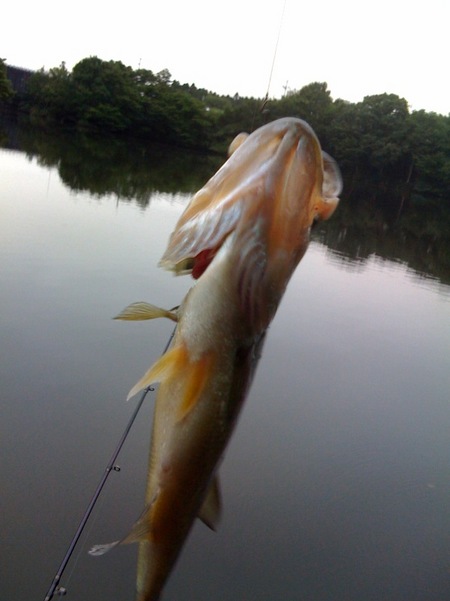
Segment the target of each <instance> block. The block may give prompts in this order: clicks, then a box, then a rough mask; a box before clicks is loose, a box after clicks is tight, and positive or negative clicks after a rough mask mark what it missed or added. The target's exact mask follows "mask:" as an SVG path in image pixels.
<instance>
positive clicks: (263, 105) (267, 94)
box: [261, 0, 287, 112]
mask: <svg viewBox="0 0 450 601" xmlns="http://www.w3.org/2000/svg"><path fill="white" fill-rule="evenodd" d="M286 3H287V0H284V4H283V10H282V11H281V19H280V26H279V28H278V36H277V41H276V43H275V50H274V52H273V59H272V67H271V69H270V75H269V81H268V83H267V92H266V95H265V97H264V100H263V103H262V106H261V112H262V111H263V110H264V107H265V106H266V104H267V102H268V100H269V90H270V84H271V83H272V75H273V69H274V67H275V60H276V58H277V52H278V44H279V41H280V37H281V29H282V26H283V19H284V13H285V11H286Z"/></svg>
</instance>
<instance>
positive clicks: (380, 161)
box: [0, 57, 450, 200]
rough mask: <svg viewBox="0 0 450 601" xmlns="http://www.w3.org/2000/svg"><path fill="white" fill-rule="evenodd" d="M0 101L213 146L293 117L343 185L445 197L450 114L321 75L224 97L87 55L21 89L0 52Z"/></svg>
mask: <svg viewBox="0 0 450 601" xmlns="http://www.w3.org/2000/svg"><path fill="white" fill-rule="evenodd" d="M0 105H2V106H3V107H5V106H6V107H8V109H9V111H10V112H11V113H12V114H13V115H15V116H17V117H18V118H20V120H21V121H26V123H28V124H29V125H32V126H34V127H38V128H45V129H50V130H59V131H60V130H66V131H71V130H72V131H76V132H89V133H90V134H95V135H114V136H120V137H131V138H140V139H142V140H148V141H152V142H159V143H164V144H168V145H173V146H178V147H183V148H192V149H196V150H198V151H202V152H220V153H223V152H224V150H225V149H226V147H227V145H228V144H229V142H230V141H231V140H232V139H233V137H234V136H235V135H236V134H237V133H239V132H241V131H252V130H254V129H255V128H257V127H259V126H260V125H262V124H264V123H267V122H269V121H272V120H273V119H277V118H279V117H283V116H295V117H300V118H302V119H304V120H305V121H307V122H308V123H309V124H310V125H311V126H312V127H313V129H314V130H315V132H316V134H317V136H318V138H319V140H320V142H321V144H322V147H323V148H324V149H326V150H327V152H329V153H330V154H331V155H332V156H334V158H335V159H336V160H337V162H338V163H339V165H340V167H341V169H342V171H343V175H344V180H345V183H346V186H347V190H348V189H349V187H350V188H354V189H357V188H358V186H361V185H364V184H366V183H368V182H370V183H372V184H376V185H377V186H378V187H379V188H380V189H381V191H383V188H384V190H385V189H387V188H389V189H392V188H396V189H397V191H398V192H399V194H401V195H402V196H403V195H406V196H408V197H409V196H410V195H411V193H413V194H414V195H415V197H416V198H419V199H421V198H422V199H424V198H430V197H431V198H436V199H438V198H442V199H445V200H448V192H447V191H448V189H449V184H450V116H449V115H447V116H444V115H439V114H436V113H428V112H426V111H424V110H420V111H410V110H409V107H408V102H407V100H406V99H404V98H400V97H399V96H397V95H395V94H389V93H383V94H378V95H372V96H366V97H365V98H364V99H363V100H362V101H361V102H358V103H351V102H348V101H345V100H342V99H333V98H332V96H331V91H330V90H329V89H328V86H327V84H326V83H325V82H313V83H310V84H309V85H306V86H304V87H303V88H301V89H300V90H295V91H290V92H288V93H287V94H286V95H285V96H283V97H282V98H280V99H263V98H249V97H241V96H239V95H237V94H236V95H235V96H222V95H218V94H216V93H214V92H212V91H208V90H205V89H201V88H197V87H196V86H195V85H193V84H186V83H184V84H182V83H180V82H178V81H176V80H173V79H172V76H171V74H170V72H169V71H168V70H163V71H161V72H158V73H153V72H152V71H150V70H148V69H136V70H133V69H132V68H131V67H128V66H125V65H124V64H123V63H122V62H120V61H113V60H110V61H104V60H101V59H100V58H97V57H89V58H85V59H83V60H81V61H80V62H79V63H78V64H77V65H75V66H74V67H73V69H72V71H69V70H68V69H67V68H66V66H65V64H64V63H62V64H61V65H60V66H59V67H55V68H52V69H50V70H48V71H44V70H43V69H42V70H40V71H37V72H36V73H34V74H33V75H32V76H31V77H30V79H29V80H28V83H27V87H26V90H25V92H23V93H20V94H19V93H14V92H13V90H12V87H11V85H10V82H9V81H8V79H7V77H6V65H5V62H4V61H3V60H0Z"/></svg>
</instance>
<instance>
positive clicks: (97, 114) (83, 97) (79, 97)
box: [72, 56, 141, 131]
mask: <svg viewBox="0 0 450 601" xmlns="http://www.w3.org/2000/svg"><path fill="white" fill-rule="evenodd" d="M72 89H73V95H74V103H75V106H76V109H77V113H78V127H80V128H86V129H98V130H106V131H126V130H128V129H130V128H131V126H132V125H133V122H134V120H135V119H136V116H137V114H138V113H139V109H140V106H141V98H140V96H139V91H138V88H137V86H136V85H135V79H134V73H133V70H132V69H131V67H126V66H125V65H124V64H123V63H121V62H120V61H103V60H101V59H99V58H97V57H95V56H94V57H90V58H85V59H83V60H82V61H80V62H79V63H77V64H76V65H75V67H74V68H73V71H72Z"/></svg>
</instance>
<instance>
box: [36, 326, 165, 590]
mask: <svg viewBox="0 0 450 601" xmlns="http://www.w3.org/2000/svg"><path fill="white" fill-rule="evenodd" d="M175 330H176V326H175V328H174V329H173V330H172V333H171V335H170V337H169V340H168V341H167V344H166V346H165V348H164V351H163V352H162V354H164V353H165V352H166V351H167V349H168V348H169V346H170V343H171V342H172V338H173V337H174V334H175ZM154 390H155V389H154V388H153V387H152V386H147V388H146V389H145V390H144V391H143V392H142V395H141V398H140V399H139V402H138V404H137V405H136V408H135V410H134V411H133V414H132V415H131V417H130V419H129V421H128V423H127V425H126V427H125V429H124V431H123V433H122V436H121V437H120V440H119V442H118V443H117V446H116V448H115V450H114V453H113V454H112V455H111V459H110V460H109V462H108V464H107V466H106V468H105V471H104V473H103V476H102V478H101V479H100V482H99V483H98V485H97V488H96V490H95V492H94V494H93V496H92V498H91V500H90V501H89V504H88V506H87V508H86V510H85V512H84V515H83V517H82V518H81V521H80V523H79V525H78V528H77V530H76V532H75V534H74V536H73V538H72V541H71V542H70V545H69V547H68V548H67V551H66V554H65V555H64V558H63V560H62V562H61V564H60V566H59V568H58V570H57V572H56V574H55V576H54V578H53V580H52V583H51V585H50V587H49V589H48V591H47V594H46V596H45V598H44V601H50V599H53V597H54V595H55V594H57V595H61V596H62V595H65V594H66V592H67V591H66V589H65V588H64V587H62V586H59V583H60V581H61V577H62V575H63V572H64V570H65V569H66V567H67V564H68V563H69V560H70V558H71V556H72V554H73V552H74V550H75V547H76V545H77V543H78V541H79V539H80V536H81V534H82V532H83V530H84V528H85V526H86V523H87V521H88V520H89V517H90V515H91V513H92V510H93V509H94V507H95V504H96V503H97V500H98V498H99V496H100V493H101V492H102V490H103V487H104V486H105V484H106V481H107V479H108V476H109V474H110V473H111V472H112V471H115V472H119V471H120V467H119V466H118V465H116V460H117V457H118V455H119V453H120V451H121V449H122V447H123V445H124V442H125V440H126V438H127V436H128V434H129V432H130V430H131V427H132V425H133V423H134V421H135V419H136V417H137V415H138V413H139V410H140V409H141V407H142V405H143V403H144V400H145V397H146V396H147V394H148V393H149V392H153V391H154Z"/></svg>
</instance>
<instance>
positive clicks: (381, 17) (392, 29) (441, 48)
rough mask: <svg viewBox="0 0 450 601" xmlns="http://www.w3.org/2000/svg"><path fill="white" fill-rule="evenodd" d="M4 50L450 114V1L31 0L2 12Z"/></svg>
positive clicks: (20, 57)
mask: <svg viewBox="0 0 450 601" xmlns="http://www.w3.org/2000/svg"><path fill="white" fill-rule="evenodd" d="M2 13H3V17H4V19H3V27H2V32H1V38H0V57H1V58H5V59H6V62H7V63H8V64H11V65H15V66H19V67H24V68H29V69H40V68H41V67H44V68H45V69H49V68H51V67H56V66H58V65H60V64H61V62H62V61H65V63H66V66H67V67H68V68H69V69H72V68H73V66H74V65H75V64H76V63H77V62H78V61H80V60H81V59H83V58H86V57H88V56H98V57H99V58H101V59H103V60H119V61H122V62H123V63H124V64H126V65H129V66H131V67H132V68H133V69H137V68H138V67H139V66H141V67H142V68H146V69H150V70H151V71H153V72H155V73H157V72H158V71H161V70H162V69H168V70H169V71H170V73H171V74H172V78H173V79H176V80H178V81H179V82H180V83H189V84H195V85H196V86H197V87H199V88H206V89H207V90H210V91H212V92H217V93H219V94H230V95H234V94H236V93H237V94H239V95H240V96H254V97H257V98H263V97H264V96H265V95H266V93H267V92H268V93H269V97H271V98H280V97H281V96H283V94H284V93H285V92H286V91H294V90H299V89H301V88H302V87H303V86H304V85H307V84H309V83H311V82H314V81H319V82H327V84H328V89H329V90H330V92H331V97H332V98H333V99H337V98H342V99H344V100H348V101H350V102H359V101H360V100H362V99H363V98H364V96H368V95H371V94H382V93H385V92H387V93H393V94H397V95H398V96H400V97H402V98H406V100H407V101H408V103H409V106H410V109H411V110H420V109H425V110H426V111H434V112H438V113H442V114H445V115H447V114H448V113H450V83H449V76H448V73H449V64H450V42H449V40H450V36H449V35H448V24H449V23H450V0H428V1H427V2H423V1H420V2H419V1H413V0H378V1H377V2H373V1H372V2H370V1H369V2H362V1H361V0H341V1H340V2H337V1H336V0H320V1H319V0H310V1H309V2H302V1H301V0H227V1H226V2H215V1H214V0H209V1H207V0H158V1H156V0H147V1H145V2H144V1H142V0H128V2H126V3H123V2H121V3H119V2H117V3H111V2H108V3H107V2H105V1H100V0H89V1H87V0H78V2H76V3H75V2H72V1H71V0H67V1H66V2H61V1H60V0H58V1H55V0H41V1H40V2H35V0H33V1H31V0H25V2H21V3H19V2H15V3H8V4H7V7H5V8H4V9H3V11H2Z"/></svg>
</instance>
